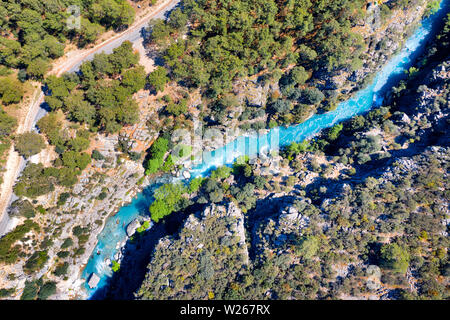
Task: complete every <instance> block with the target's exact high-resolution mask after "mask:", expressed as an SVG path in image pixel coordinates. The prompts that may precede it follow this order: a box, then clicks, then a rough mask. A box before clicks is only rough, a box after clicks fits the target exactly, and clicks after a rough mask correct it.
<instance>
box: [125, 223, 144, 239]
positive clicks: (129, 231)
mask: <svg viewBox="0 0 450 320" xmlns="http://www.w3.org/2000/svg"><path fill="white" fill-rule="evenodd" d="M140 225H141V224H140V223H139V221H138V220H137V219H134V220H133V221H131V222H130V223H129V224H128V226H127V236H129V237H131V236H132V235H133V234H134V233H135V232H136V229H137V228H139V226H140Z"/></svg>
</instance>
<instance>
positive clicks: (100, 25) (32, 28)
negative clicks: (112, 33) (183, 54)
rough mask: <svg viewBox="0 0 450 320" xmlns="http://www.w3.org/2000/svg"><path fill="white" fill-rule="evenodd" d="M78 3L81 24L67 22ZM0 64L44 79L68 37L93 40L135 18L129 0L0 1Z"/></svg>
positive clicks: (85, 41) (80, 41)
mask: <svg viewBox="0 0 450 320" xmlns="http://www.w3.org/2000/svg"><path fill="white" fill-rule="evenodd" d="M74 5H76V6H78V7H79V9H80V12H79V13H80V14H81V28H80V29H78V28H75V27H73V28H72V27H70V25H69V24H68V23H67V21H68V18H69V17H70V16H71V15H76V14H77V13H76V12H75V11H74V10H72V11H71V10H67V8H68V7H69V6H74ZM0 16H1V18H0V32H1V34H2V37H1V38H0V47H1V49H2V50H0V52H1V53H0V64H1V65H3V66H5V67H8V68H14V69H19V70H22V71H21V72H20V73H19V79H22V80H23V79H25V78H26V77H30V78H35V79H42V77H43V76H44V74H45V73H46V72H47V71H48V69H49V68H50V60H51V59H55V58H58V57H61V56H62V55H63V54H64V47H65V45H66V43H67V42H68V41H70V42H73V43H76V44H77V45H78V46H81V47H83V46H85V45H86V44H88V43H92V42H93V41H95V40H96V39H97V37H98V36H99V35H100V34H101V33H103V32H104V31H105V30H107V29H119V28H123V27H125V26H128V25H130V24H131V23H133V21H134V10H133V8H132V7H131V6H130V5H129V3H128V2H127V1H126V0H101V1H91V0H63V1H56V0H55V1H51V0H50V1H37V0H20V1H17V0H8V1H1V2H0Z"/></svg>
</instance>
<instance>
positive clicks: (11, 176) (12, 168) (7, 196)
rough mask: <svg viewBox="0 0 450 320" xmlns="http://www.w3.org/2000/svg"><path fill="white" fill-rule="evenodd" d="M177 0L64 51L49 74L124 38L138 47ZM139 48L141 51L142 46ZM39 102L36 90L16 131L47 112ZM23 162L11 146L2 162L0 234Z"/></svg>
mask: <svg viewBox="0 0 450 320" xmlns="http://www.w3.org/2000/svg"><path fill="white" fill-rule="evenodd" d="M179 1H180V0H164V1H161V2H160V3H158V4H157V5H155V6H153V7H152V8H151V11H150V12H149V13H147V14H146V15H145V16H143V17H142V18H140V19H139V20H138V21H136V22H135V23H134V24H133V25H132V26H131V27H130V28H128V29H127V30H125V31H123V32H121V33H118V34H116V35H114V36H113V37H111V38H109V39H107V40H105V41H103V42H102V43H100V44H98V45H96V46H94V47H93V48H90V49H84V50H74V51H71V52H68V53H67V54H66V55H65V57H66V58H67V59H66V60H64V61H62V62H60V63H56V65H54V66H53V69H52V71H51V72H50V73H51V74H56V75H61V74H62V73H64V72H74V71H77V70H78V68H79V67H80V65H81V64H82V63H83V62H84V61H88V60H92V59H93V58H94V55H95V54H98V53H101V52H104V53H111V52H112V51H113V49H114V48H117V47H118V46H120V45H121V44H122V42H124V41H127V40H128V41H130V42H132V43H133V46H134V47H135V48H136V47H138V48H142V41H143V37H142V34H143V33H142V30H143V28H145V27H147V24H148V22H149V21H150V20H151V19H164V18H165V15H166V13H167V12H169V11H170V10H172V9H173V8H174V7H176V6H177V4H178V3H179ZM140 51H142V49H141V50H140ZM140 54H143V52H140ZM43 102H44V93H43V92H42V91H39V92H38V93H37V94H35V96H34V97H33V99H32V102H31V103H30V106H29V109H28V112H27V115H26V117H25V119H24V120H23V121H21V123H20V124H19V126H18V128H17V133H24V132H27V131H30V130H36V122H37V121H39V119H41V118H42V117H43V116H45V114H46V113H47V111H46V110H45V109H44V108H42V107H41V106H42V104H43ZM27 161H28V160H25V159H24V158H23V157H21V156H19V154H18V153H17V152H15V151H14V148H13V147H11V149H10V151H9V155H8V159H7V163H6V171H5V173H4V176H3V179H4V181H3V184H2V185H1V194H0V237H1V236H3V235H4V234H6V233H7V232H9V231H10V230H11V229H12V228H14V226H15V224H16V222H17V221H15V220H17V219H14V218H13V219H11V218H10V217H9V215H8V214H7V213H6V211H7V210H6V209H7V208H8V206H9V205H10V203H11V202H12V201H14V200H15V199H16V197H15V195H14V194H13V192H12V189H13V186H14V183H15V181H16V179H17V177H18V176H19V175H20V173H21V172H22V170H23V168H25V165H26V163H27ZM31 161H33V158H32V159H31Z"/></svg>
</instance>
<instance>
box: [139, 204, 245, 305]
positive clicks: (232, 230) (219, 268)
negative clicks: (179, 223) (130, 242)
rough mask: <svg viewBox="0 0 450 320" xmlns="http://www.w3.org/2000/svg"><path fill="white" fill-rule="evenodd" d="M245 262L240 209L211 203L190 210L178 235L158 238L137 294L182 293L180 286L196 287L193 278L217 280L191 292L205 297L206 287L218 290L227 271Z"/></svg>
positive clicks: (167, 295) (145, 296) (230, 272)
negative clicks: (196, 210)
mask: <svg viewBox="0 0 450 320" xmlns="http://www.w3.org/2000/svg"><path fill="white" fill-rule="evenodd" d="M247 264H248V249H247V243H246V238H245V228H244V216H243V213H242V211H241V210H240V209H239V208H238V207H237V206H236V205H235V204H233V203H227V204H226V205H214V204H212V205H209V206H207V207H206V208H205V209H204V210H203V211H202V212H199V213H196V214H191V215H190V216H189V217H188V218H187V219H186V221H185V223H184V225H183V227H182V228H181V229H180V232H179V233H178V235H177V236H174V237H164V238H162V239H160V241H159V242H158V244H157V245H156V248H155V250H154V252H153V257H152V259H151V261H150V264H149V265H148V271H147V274H146V277H145V280H144V282H143V283H142V286H141V289H140V290H139V292H138V296H139V297H141V298H143V299H152V298H154V297H163V296H164V297H165V298H181V297H185V294H186V291H185V290H184V289H183V286H188V287H191V288H192V287H195V286H196V285H198V284H197V281H195V279H196V278H197V277H200V278H202V279H208V280H209V281H212V283H215V282H217V283H216V284H215V285H214V289H213V288H212V287H211V288H202V289H201V290H199V291H198V292H196V293H195V294H194V296H193V297H194V298H206V297H207V294H208V291H212V290H215V291H214V292H216V294H217V291H218V290H219V288H220V287H221V286H222V285H220V284H219V283H223V281H224V279H226V278H229V277H230V275H231V277H233V274H237V272H239V270H240V269H241V268H244V267H245V266H246V265H247ZM180 275H183V279H181V278H180ZM181 283H183V286H180V284H181ZM148 288H152V289H151V290H148ZM165 288H170V289H169V290H165ZM193 291H195V290H193Z"/></svg>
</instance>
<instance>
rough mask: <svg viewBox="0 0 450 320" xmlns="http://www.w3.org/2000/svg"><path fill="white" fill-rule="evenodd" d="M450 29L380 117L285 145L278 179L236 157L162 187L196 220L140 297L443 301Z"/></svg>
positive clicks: (163, 250)
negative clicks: (189, 181) (373, 275)
mask: <svg viewBox="0 0 450 320" xmlns="http://www.w3.org/2000/svg"><path fill="white" fill-rule="evenodd" d="M449 24H450V15H449V16H447V20H446V24H445V25H444V26H443V29H442V31H441V33H440V34H439V35H438V36H437V38H436V40H437V41H435V42H434V43H433V44H430V47H429V49H428V50H427V52H426V53H425V54H423V55H422V56H421V57H420V59H419V60H418V63H417V64H416V65H415V66H414V67H412V68H411V69H410V70H409V72H408V74H405V78H404V79H403V80H402V81H401V82H400V83H399V84H398V85H397V86H396V87H394V88H393V89H392V91H391V92H390V94H389V95H388V96H387V99H386V103H385V104H384V105H383V106H382V107H380V108H377V109H374V110H372V111H370V112H368V113H367V114H365V115H360V116H355V117H353V118H352V119H350V120H348V121H346V122H344V123H341V124H338V125H336V126H334V127H333V128H330V129H328V130H325V131H324V132H322V133H321V134H320V135H318V136H317V137H315V138H313V139H311V140H310V141H304V142H302V143H294V144H292V145H290V146H288V147H286V148H285V149H284V150H283V152H282V153H281V156H282V160H281V164H282V170H280V172H278V173H277V174H273V175H272V174H269V175H268V174H267V173H264V174H263V172H264V171H265V172H267V170H263V169H264V164H263V163H260V162H256V163H253V164H251V163H249V162H248V160H245V159H243V160H244V161H240V163H238V162H237V163H236V164H234V165H233V167H232V168H227V167H221V168H218V169H217V170H215V171H213V172H212V174H211V176H209V177H208V178H206V179H203V180H200V181H198V182H197V181H195V180H193V183H194V184H195V185H196V187H195V189H193V190H197V191H194V192H193V193H191V192H189V191H188V190H187V189H184V190H183V189H177V190H180V191H181V192H180V191H178V192H176V193H173V192H172V191H171V190H174V187H172V188H169V187H168V186H164V187H162V188H161V189H160V190H158V193H162V194H164V195H165V196H159V197H158V199H162V200H160V201H164V199H166V198H167V199H170V203H168V204H166V207H169V208H172V211H174V212H176V210H178V214H182V213H186V212H190V210H191V209H190V208H197V210H198V208H199V205H200V206H201V205H203V209H202V210H204V212H203V213H202V212H200V213H198V214H196V215H195V218H194V217H193V216H192V217H190V218H188V219H187V220H186V222H185V225H184V226H182V227H181V229H180V230H179V231H178V232H176V233H175V235H174V236H172V237H167V238H164V239H162V240H161V241H160V242H159V244H158V245H157V246H156V248H155V250H154V251H153V252H152V255H151V260H150V263H149V265H148V269H147V274H146V277H145V280H144V282H143V283H142V286H141V287H140V289H139V290H138V292H137V293H136V296H137V297H138V298H142V299H336V298H341V299H342V298H349V297H358V298H364V299H365V298H367V297H369V296H373V295H376V296H378V297H382V298H387V299H448V284H449V283H448V279H449V275H450V269H449V263H448V252H447V250H448V236H447V233H448V226H447V222H446V221H447V218H448V203H447V201H448V194H449V186H448V169H449V168H448V165H449V153H448V152H449V149H448V147H449V140H448V135H447V133H446V128H447V127H448V122H449V109H448V106H449V104H448V99H449V78H448V70H449V68H450V63H449V61H448V59H449V56H448V50H446V48H448V44H449V42H448V36H449V29H448V26H449ZM430 146H433V147H431V148H430ZM197 184H198V185H197ZM189 187H190V186H189ZM183 192H184V193H183ZM174 199H175V200H176V203H175V206H173V200H174ZM154 204H155V203H154ZM152 206H153V205H152ZM158 206H161V204H158ZM236 208H238V209H236ZM150 209H152V207H151V208H150ZM236 210H239V211H238V212H242V217H243V219H244V220H245V221H246V222H245V226H246V233H245V235H244V239H245V241H246V243H247V245H248V246H249V249H247V248H246V247H245V246H243V245H242V241H243V240H244V239H243V238H242V237H243V234H242V233H240V232H237V231H236V230H235V229H233V228H232V226H233V224H234V223H236V222H235V220H234V218H232V216H233V212H236ZM223 211H225V212H228V214H223V213H222V214H220V212H223ZM212 212H215V213H216V214H211V213H212ZM172 214H176V213H172ZM152 217H153V214H152ZM158 220H159V217H157V219H155V221H158ZM168 243H170V246H168ZM246 256H248V257H249V258H250V263H248V262H245V260H246V259H245V257H246ZM370 265H372V266H376V267H378V268H380V270H381V273H380V274H379V278H378V279H377V281H378V282H377V283H378V285H377V286H376V287H374V288H371V287H368V286H367V277H368V276H369V275H370V274H368V272H369V268H368V267H369V266H370ZM124 272H125V271H124ZM123 277H125V275H123ZM125 278H126V277H125ZM118 283H120V282H118ZM112 292H114V290H112ZM112 294H113V293H112Z"/></svg>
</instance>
